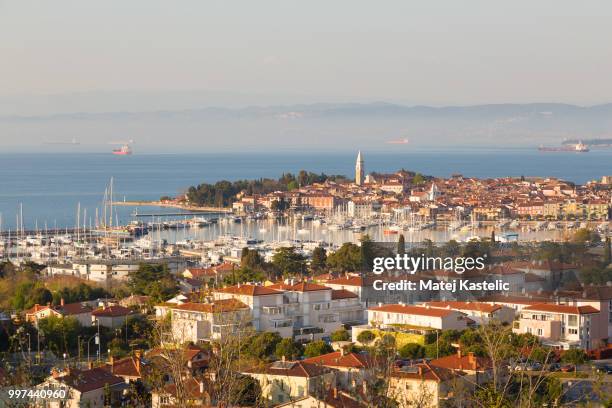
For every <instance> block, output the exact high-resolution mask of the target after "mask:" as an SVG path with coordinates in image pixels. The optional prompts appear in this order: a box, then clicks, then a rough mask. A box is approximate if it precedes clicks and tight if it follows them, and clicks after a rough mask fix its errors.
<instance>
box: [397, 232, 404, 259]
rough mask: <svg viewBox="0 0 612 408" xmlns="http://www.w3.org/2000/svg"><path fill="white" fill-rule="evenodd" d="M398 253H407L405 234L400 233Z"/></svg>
mask: <svg viewBox="0 0 612 408" xmlns="http://www.w3.org/2000/svg"><path fill="white" fill-rule="evenodd" d="M397 253H398V255H404V254H405V253H406V239H405V238H404V234H400V236H399V238H398V239H397Z"/></svg>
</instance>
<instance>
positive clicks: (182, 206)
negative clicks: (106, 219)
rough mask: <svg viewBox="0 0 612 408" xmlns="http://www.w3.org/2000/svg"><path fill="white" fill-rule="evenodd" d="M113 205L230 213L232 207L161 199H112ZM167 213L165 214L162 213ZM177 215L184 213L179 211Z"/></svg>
mask: <svg viewBox="0 0 612 408" xmlns="http://www.w3.org/2000/svg"><path fill="white" fill-rule="evenodd" d="M113 205H119V206H124V207H143V206H147V207H160V208H175V209H179V210H183V211H186V212H190V213H215V214H231V213H233V212H234V210H233V209H231V208H227V207H199V206H195V205H187V204H178V203H167V202H162V201H113ZM164 215H167V214H164ZM178 215H185V214H184V213H180V214H178Z"/></svg>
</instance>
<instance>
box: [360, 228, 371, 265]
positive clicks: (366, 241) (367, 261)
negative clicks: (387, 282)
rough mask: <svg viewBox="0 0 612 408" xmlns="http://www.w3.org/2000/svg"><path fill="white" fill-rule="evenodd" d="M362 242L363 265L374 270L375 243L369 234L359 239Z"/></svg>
mask: <svg viewBox="0 0 612 408" xmlns="http://www.w3.org/2000/svg"><path fill="white" fill-rule="evenodd" d="M359 241H360V243H361V251H360V252H361V266H362V267H364V268H366V269H367V270H372V265H373V264H374V256H375V255H374V243H373V242H372V239H371V238H370V236H369V235H367V234H366V235H364V236H362V237H361V239H360V240H359Z"/></svg>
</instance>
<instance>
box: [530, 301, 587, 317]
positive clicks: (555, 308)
mask: <svg viewBox="0 0 612 408" xmlns="http://www.w3.org/2000/svg"><path fill="white" fill-rule="evenodd" d="M523 310H528V311H534V312H552V313H565V314H576V315H581V314H594V313H599V310H597V309H595V308H594V307H593V306H571V305H555V304H552V303H540V304H537V305H531V306H527V307H526V308H524V309H523Z"/></svg>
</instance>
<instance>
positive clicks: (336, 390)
mask: <svg viewBox="0 0 612 408" xmlns="http://www.w3.org/2000/svg"><path fill="white" fill-rule="evenodd" d="M333 392H334V399H338V388H336V387H334V388H333Z"/></svg>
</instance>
